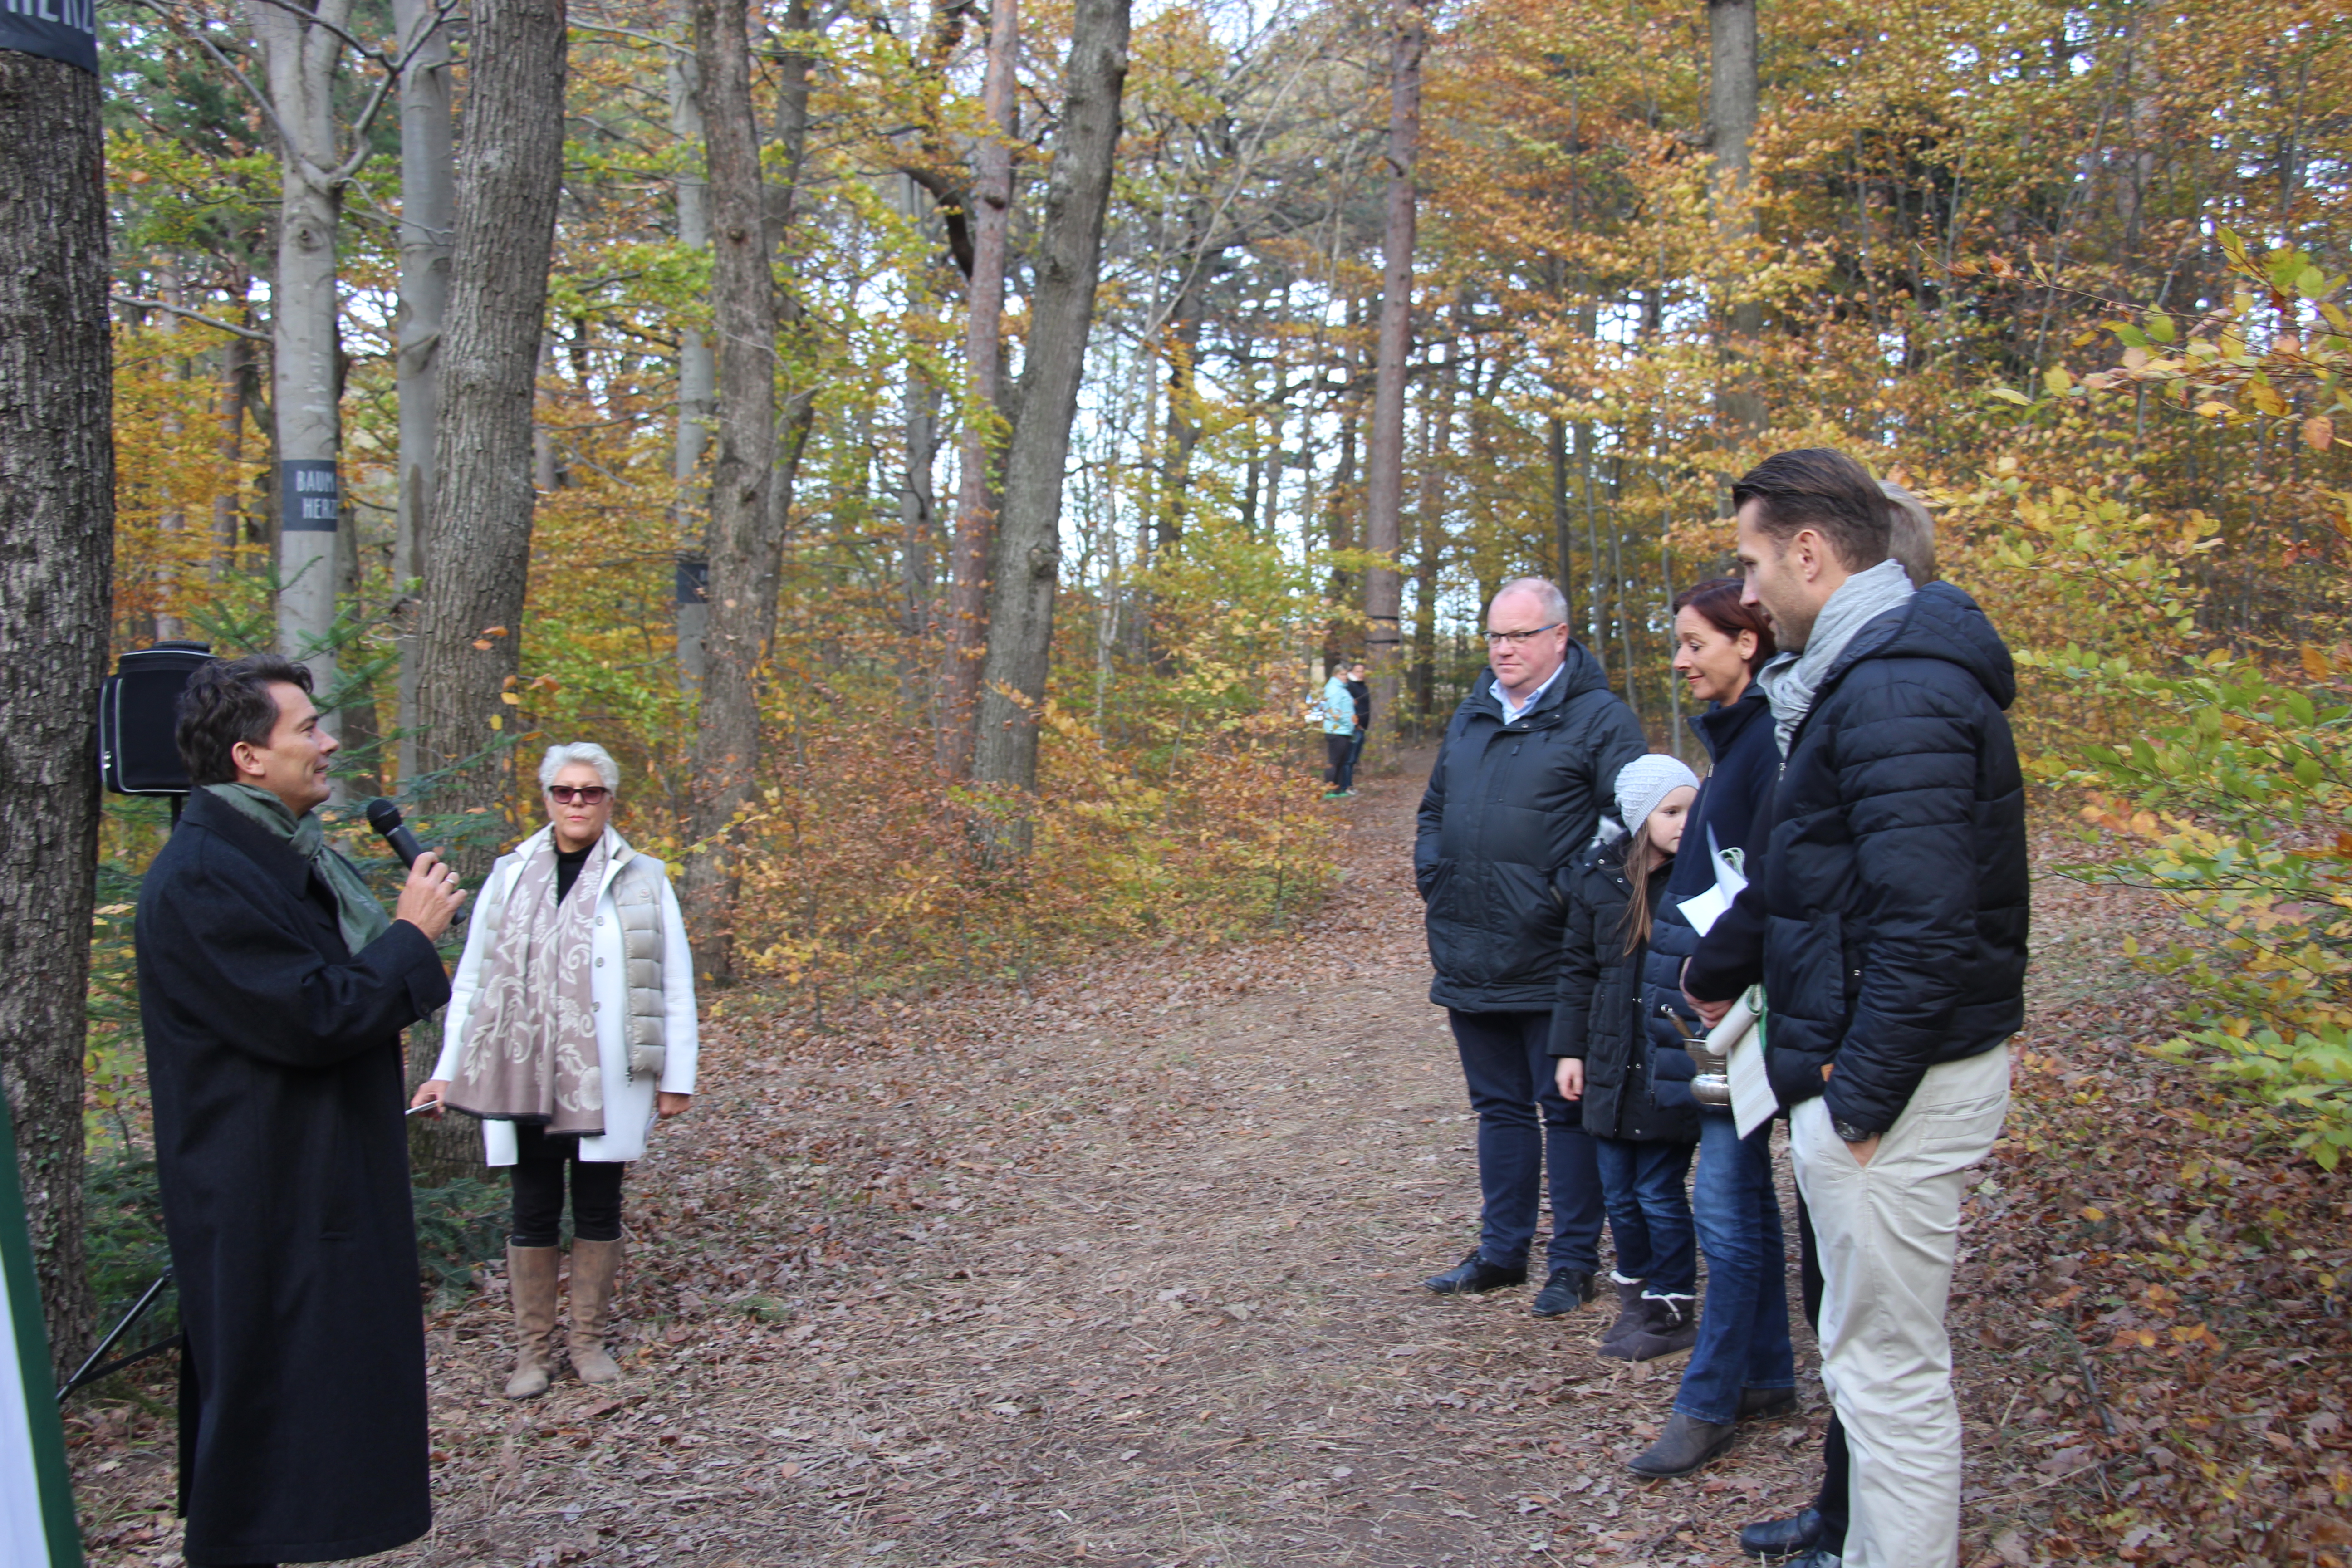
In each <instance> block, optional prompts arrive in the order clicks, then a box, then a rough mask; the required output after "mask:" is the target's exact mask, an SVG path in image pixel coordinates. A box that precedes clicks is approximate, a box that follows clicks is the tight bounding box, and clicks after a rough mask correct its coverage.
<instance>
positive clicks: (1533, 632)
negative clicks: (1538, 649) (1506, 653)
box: [1486, 621, 1568, 647]
mask: <svg viewBox="0 0 2352 1568" xmlns="http://www.w3.org/2000/svg"><path fill="white" fill-rule="evenodd" d="M1566 625H1568V623H1567V622H1566V621H1553V622H1551V623H1550V624H1549V625H1548V626H1530V627H1528V629H1527V630H1526V631H1523V632H1488V633H1487V634H1486V646H1487V647H1496V646H1497V645H1499V644H1502V643H1509V644H1510V645H1511V646H1512V647H1527V646H1528V638H1529V637H1541V636H1543V634H1544V633H1546V632H1556V631H1558V630H1559V628H1560V627H1562V626H1566Z"/></svg>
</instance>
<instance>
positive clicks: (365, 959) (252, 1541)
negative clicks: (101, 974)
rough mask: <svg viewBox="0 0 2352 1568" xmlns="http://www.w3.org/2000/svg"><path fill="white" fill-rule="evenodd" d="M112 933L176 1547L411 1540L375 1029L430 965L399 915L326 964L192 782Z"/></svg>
mask: <svg viewBox="0 0 2352 1568" xmlns="http://www.w3.org/2000/svg"><path fill="white" fill-rule="evenodd" d="M137 930H138V947H139V1006H140V1013H141V1016H142V1022H143V1024H144V1026H145V1031H146V1036H147V1074H148V1083H149V1088H150V1090H151V1092H152V1095H153V1099H154V1110H155V1157H156V1166H157V1170H158V1173H159V1176H160V1179H161V1183H162V1186H163V1226H164V1232H165V1235H166V1237H168V1238H169V1240H170V1242H171V1247H172V1267H173V1272H174V1274H175V1276H176V1278H177V1281H178V1285H179V1292H180V1321H181V1322H182V1324H183V1325H184V1328H185V1329H186V1331H187V1337H188V1339H187V1350H186V1352H185V1354H184V1356H183V1358H182V1363H181V1366H182V1373H181V1376H182V1384H181V1390H180V1503H181V1509H182V1510H183V1511H184V1513H185V1514H186V1515H187V1518H188V1531H187V1543H186V1548H185V1551H186V1555H187V1559H188V1561H189V1562H190V1563H314V1562H320V1561H325V1560H329V1559H335V1558H344V1557H359V1556H363V1555H365V1554H367V1553H369V1552H383V1551H385V1550H387V1549H389V1548H391V1547H394V1546H397V1545H400V1544H401V1543H402V1542H407V1541H413V1540H415V1538H416V1537H418V1536H420V1535H422V1534H424V1533H425V1530H426V1529H427V1528H428V1527H429V1526H430V1525H431V1523H432V1518H433V1515H432V1506H431V1503H430V1501H429V1500H428V1498H427V1494H426V1480H427V1477H426V1465H427V1445H426V1437H425V1332H424V1319H423V1314H422V1313H421V1311H420V1310H419V1306H418V1298H417V1268H416V1233H415V1220H414V1217H413V1215H412V1214H411V1211H410V1206H409V1183H408V1141H407V1133H406V1131H405V1129H404V1126H403V1124H402V1117H401V1111H402V1103H401V1102H402V1094H401V1088H402V1079H401V1057H400V1031H401V1030H402V1029H403V1028H404V1027H406V1026H408V1025H410V1024H412V1023H415V1021H416V1020H417V1019H418V1018H421V1017H423V1016H425V1014H427V1013H429V1012H431V1011H432V1010H433V1009H434V1008H436V1007H438V1006H440V1005H442V1004H443V1003H444V1002H446V1000H448V996H449V983H448V978H447V975H446V973H445V972H444V970H443V969H442V966H441V960H440V957H439V955H438V954H436V952H434V951H433V944H432V943H431V942H428V941H426V940H425V933H424V932H422V931H418V930H417V929H416V928H415V926H413V925H409V924H407V923H405V922H399V923H395V924H394V926H393V928H392V930H391V931H389V932H388V933H386V934H385V935H383V936H382V937H379V938H378V939H377V940H375V941H374V942H370V943H369V944H368V945H367V946H366V947H365V948H364V949H362V951H361V952H359V953H358V955H357V956H353V955H352V954H351V953H350V952H348V951H347V950H346V949H345V947H344V946H343V942H342V939H341V936H340V935H339V934H338V932H337V929H336V922H335V913H334V903H333V899H332V896H331V894H330V893H329V892H328V890H327V889H326V888H325V887H324V886H323V885H322V884H321V883H320V881H319V880H318V879H316V878H315V877H314V876H313V875H312V874H311V871H310V866H309V865H308V864H307V863H306V862H305V861H304V860H303V859H302V858H301V857H300V856H299V855H297V854H295V852H294V851H293V850H292V849H291V848H290V847H288V846H287V845H285V844H283V843H281V842H280V841H278V840H277V839H275V838H272V837H270V836H269V835H268V834H267V833H266V832H264V831H263V830H262V829H261V828H260V827H259V826H256V825H255V824H253V823H252V822H250V821H248V820H247V818H245V817H244V816H240V815H239V814H238V813H237V812H236V810H235V809H234V808H232V807H230V806H229V805H226V803H224V802H222V801H220V800H219V799H217V798H216V797H215V796H213V795H207V794H205V793H204V792H202V791H199V792H197V793H196V794H195V795H192V796H191V797H190V798H189V801H188V806H187V813H186V816H184V818H183V819H182V821H181V823H180V826H179V827H178V829H177V830H176V831H174V832H173V835H172V837H171V841H170V842H169V843H168V844H166V845H165V846H164V847H163V853H162V854H161V855H159V856H157V857H156V858H155V864H154V866H153V868H152V869H150V870H149V872H148V874H147V879H146V883H145V886H144V887H143V888H142V890H141V892H140V898H139V923H138V928H137Z"/></svg>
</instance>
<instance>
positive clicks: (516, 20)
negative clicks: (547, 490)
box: [417, 0, 566, 876]
mask: <svg viewBox="0 0 2352 1568" xmlns="http://www.w3.org/2000/svg"><path fill="white" fill-rule="evenodd" d="M565 25H566V18H565V14H564V0H476V4H475V5H474V8H473V28H472V33H471V39H472V46H471V49H470V51H469V54H470V58H469V61H468V65H467V89H466V119H465V127H464V134H463V136H462V137H461V138H460V140H459V143H458V157H457V212H456V217H455V223H454V233H453V236H452V239H453V245H452V249H451V255H450V278H449V318H448V326H447V327H446V335H445V337H444V340H443V342H442V352H441V418H440V424H439V426H438V427H437V429H436V437H437V443H438V446H439V449H440V455H441V456H440V475H439V479H438V480H437V481H436V485H435V487H434V502H433V528H432V542H433V547H432V549H431V551H430V552H427V554H426V557H425V604H424V606H423V610H424V613H423V616H422V617H421V626H420V635H421V637H422V639H423V644H424V647H423V649H422V652H423V656H424V658H423V668H422V670H421V672H420V675H419V679H418V681H417V717H418V720H419V722H420V725H421V727H422V733H421V734H420V735H419V736H418V749H419V752H420V753H421V754H422V755H423V756H424V757H425V759H426V760H427V761H428V762H429V763H431V765H432V766H434V767H436V768H445V767H447V766H449V765H450V764H452V763H457V762H458V761H460V760H461V759H464V758H467V757H468V756H471V755H474V754H475V753H477V752H479V751H481V750H482V749H483V748H484V747H485V746H486V745H487V744H488V743H489V742H492V741H494V740H495V739H496V738H497V736H498V734H499V732H500V731H503V730H504V729H505V727H506V707H507V705H506V704H505V703H504V702H503V701H502V699H504V698H506V697H508V696H509V695H510V688H511V687H512V685H513V683H514V679H515V672H516V669H517V668H518V667H519V662H520V645H521V637H520V631H521V629H522V628H521V621H522V605H523V590H524V587H525V585H526V583H527V580H528V574H529V568H530V531H531V511H532V506H533V504H534V500H535V498H534V496H533V494H532V490H531V405H532V401H533V398H534V395H535V394H536V391H537V387H538V381H539V374H538V373H539V345H540V335H541V325H542V321H543V318H544V317H545V315H546V313H547V275H548V264H549V262H550V260H551V258H552V256H553V253H554V247H555V210H556V203H557V197H558V196H559V195H560V194H561V191H562V180H563V82H564V75H565V63H566V61H565V47H566V45H565V37H566V35H565ZM503 773H504V771H503V770H502V769H499V768H497V767H492V766H486V765H480V766H476V767H472V768H468V769H464V770H461V771H460V772H459V773H457V774H455V775H453V777H452V778H451V779H450V781H449V784H448V786H447V790H446V794H445V795H442V796H440V797H438V799H437V801H436V804H442V805H453V806H455V805H463V806H471V805H486V806H496V805H499V803H500V802H501V801H502V800H503V799H504V797H505V791H504V789H503V788H502V779H503ZM485 859H486V856H485V855H484V853H483V852H482V851H481V850H480V849H478V848H477V849H468V850H467V851H465V852H464V853H463V854H461V855H460V857H459V861H460V868H461V869H462V870H463V871H464V872H465V873H466V874H467V875H468V876H478V875H479V874H480V873H481V871H482V870H483V869H484V868H485V867H484V865H483V864H482V863H481V862H483V861H484V860H485Z"/></svg>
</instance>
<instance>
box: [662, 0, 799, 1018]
mask: <svg viewBox="0 0 2352 1568" xmlns="http://www.w3.org/2000/svg"><path fill="white" fill-rule="evenodd" d="M749 28H750V23H749V19H748V17H747V16H746V13H745V0H694V53H695V59H696V62H697V65H698V68H699V70H700V73H701V82H702V89H701V97H702V116H703V153H704V167H705V170H706V177H707V178H708V180H709V201H710V226H711V245H712V257H711V273H710V291H711V300H712V305H713V307H714V309H713V312H712V313H713V317H714V321H715V324H716V327H717V336H718V354H719V377H718V414H719V419H718V432H717V434H718V441H717V446H716V450H715V451H714V452H713V454H712V460H711V468H710V519H709V526H708V528H707V530H706V531H705V533H704V551H705V553H706V554H707V555H708V557H709V563H710V590H709V595H710V607H709V616H710V618H709V633H708V639H707V646H708V648H709V653H708V656H707V657H708V663H707V665H706V667H705V670H704V674H703V679H702V700H701V701H700V703H699V704H698V708H697V710H696V724H695V747H694V765H695V781H694V804H693V809H692V813H691V818H690V832H691V835H692V837H693V838H694V840H695V841H696V844H697V846H698V851H699V852H698V853H690V854H688V856H687V858H686V867H685V874H684V877H683V879H682V880H683V883H684V887H683V892H684V897H685V904H686V918H687V930H688V932H689V933H690V935H691V936H692V938H693V942H694V949H695V967H696V968H697V969H698V971H699V972H701V973H703V974H705V975H707V976H708V977H709V979H710V980H711V981H713V982H714V983H717V984H727V983H728V982H729V981H730V980H731V979H732V978H733V976H734V941H733V931H732V921H733V914H734V908H733V906H734V888H735V878H734V875H733V873H732V870H731V857H730V855H729V854H728V853H727V848H728V846H727V844H726V843H725V841H724V840H725V837H726V836H727V834H728V830H729V828H730V825H731V824H732V823H733V822H734V821H735V819H736V816H737V815H738V813H739V812H740V810H741V809H742V807H743V805H744V804H745V803H746V802H747V801H748V800H749V799H750V798H751V786H752V783H753V781H754V779H755V777H756V775H757V771H758V768H759V762H760V706H759V701H760V669H761V664H762V663H763V661H764V660H765V659H766V658H767V653H768V645H769V642H770V640H771V639H772V637H773V636H774V634H775V626H776V589H777V576H778V574H779V572H780V570H781V567H782V541H781V540H780V539H779V538H777V537H776V536H775V534H774V533H773V531H772V529H771V526H770V521H771V520H770V516H769V509H768V487H769V485H770V484H771V483H772V481H773V479H774V469H775V456H776V364H775V347H774V340H775V331H776V302H775V274H774V272H773V270H772V263H771V260H770V257H769V249H768V235H767V225H766V206H765V193H764V191H763V190H762V188H761V176H760V139H759V132H758V130H757V127H756V125H755V123H754V121H753V120H752V115H751V39H750V31H749Z"/></svg>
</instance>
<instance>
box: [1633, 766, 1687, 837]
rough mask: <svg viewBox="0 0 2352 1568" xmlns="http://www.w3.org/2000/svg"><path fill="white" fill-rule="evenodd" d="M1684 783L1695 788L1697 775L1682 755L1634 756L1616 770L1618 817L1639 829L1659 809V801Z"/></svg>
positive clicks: (1640, 829)
mask: <svg viewBox="0 0 2352 1568" xmlns="http://www.w3.org/2000/svg"><path fill="white" fill-rule="evenodd" d="M1685 784H1688V785H1689V786H1690V787H1691V788H1693V789H1696V788H1697V787H1698V775H1697V774H1696V773H1693V772H1691V771H1690V769H1688V768H1686V767H1685V766H1684V765H1683V764H1682V763H1681V761H1680V760H1679V759H1677V758H1674V757H1670V756H1667V755H1666V754H1665V753H1664V752H1651V753H1650V754H1649V755H1648V756H1646V757H1635V758H1634V759H1633V761H1632V762H1630V763H1626V764H1625V765H1624V766H1623V767H1622V768H1620V769H1619V770H1618V771H1617V817H1618V820H1619V821H1621V822H1622V823H1624V825H1625V831H1626V832H1628V833H1633V834H1638V833H1640V832H1641V831H1642V824H1643V823H1645V822H1647V821H1649V820H1650V813H1652V812H1654V811H1655V810H1657V809H1658V802H1660V801H1662V800H1664V799H1665V798H1666V796H1668V795H1672V794H1673V793H1674V792H1675V791H1676V790H1678V789H1680V788H1682V787H1683V786H1684V785H1685Z"/></svg>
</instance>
